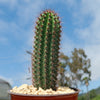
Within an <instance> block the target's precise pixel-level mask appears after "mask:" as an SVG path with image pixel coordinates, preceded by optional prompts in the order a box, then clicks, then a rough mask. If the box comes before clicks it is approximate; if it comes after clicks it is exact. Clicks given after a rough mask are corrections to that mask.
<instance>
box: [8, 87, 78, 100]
mask: <svg viewBox="0 0 100 100" xmlns="http://www.w3.org/2000/svg"><path fill="white" fill-rule="evenodd" d="M72 89H74V90H75V91H76V92H75V93H70V94H58V95H28V94H27V95H26V94H17V93H11V92H9V94H10V96H11V100H78V93H79V90H77V89H75V88H72Z"/></svg>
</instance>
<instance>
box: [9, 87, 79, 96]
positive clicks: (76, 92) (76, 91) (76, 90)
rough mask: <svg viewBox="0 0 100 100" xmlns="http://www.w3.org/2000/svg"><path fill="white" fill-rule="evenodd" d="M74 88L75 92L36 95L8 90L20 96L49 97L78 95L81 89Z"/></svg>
mask: <svg viewBox="0 0 100 100" xmlns="http://www.w3.org/2000/svg"><path fill="white" fill-rule="evenodd" d="M70 88H71V87H70ZM71 89H73V90H75V92H73V93H63V94H44V95H35V94H21V93H14V92H10V90H9V91H8V93H9V94H11V95H18V96H35V97H44V96H45V97H49V96H53V97H54V96H66V95H76V94H78V93H79V92H80V90H78V89H76V88H71Z"/></svg>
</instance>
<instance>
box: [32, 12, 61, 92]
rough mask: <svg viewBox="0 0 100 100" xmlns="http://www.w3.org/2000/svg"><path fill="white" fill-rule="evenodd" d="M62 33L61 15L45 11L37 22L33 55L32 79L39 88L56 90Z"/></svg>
mask: <svg viewBox="0 0 100 100" xmlns="http://www.w3.org/2000/svg"><path fill="white" fill-rule="evenodd" d="M60 33H61V25H60V20H59V16H58V15H57V14H56V13H55V12H54V11H51V10H46V11H43V13H41V14H40V16H39V17H38V20H37V22H36V27H35V41H34V53H33V57H32V58H33V59H32V66H33V67H32V79H33V85H34V86H35V87H37V88H39V87H41V88H43V89H49V88H52V89H53V90H56V83H57V74H58V66H59V59H58V58H59V44H60Z"/></svg>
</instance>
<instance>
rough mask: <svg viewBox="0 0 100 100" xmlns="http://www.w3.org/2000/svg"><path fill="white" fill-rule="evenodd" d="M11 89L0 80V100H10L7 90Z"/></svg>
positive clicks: (6, 83) (5, 82)
mask: <svg viewBox="0 0 100 100" xmlns="http://www.w3.org/2000/svg"><path fill="white" fill-rule="evenodd" d="M10 89H11V85H10V84H9V83H8V82H7V81H5V80H3V79H0V100H10V97H9V94H8V90H10Z"/></svg>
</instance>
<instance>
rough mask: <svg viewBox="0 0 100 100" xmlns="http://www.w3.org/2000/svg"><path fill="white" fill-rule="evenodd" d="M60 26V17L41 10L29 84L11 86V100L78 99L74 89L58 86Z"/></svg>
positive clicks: (76, 91) (37, 22)
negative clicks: (30, 83) (30, 82)
mask: <svg viewBox="0 0 100 100" xmlns="http://www.w3.org/2000/svg"><path fill="white" fill-rule="evenodd" d="M60 24H61V22H60V20H59V16H58V15H57V14H56V13H55V12H54V11H51V10H45V11H43V12H42V13H41V14H40V16H39V17H38V20H37V21H36V26H35V41H34V52H33V54H32V85H30V86H28V85H27V84H24V85H22V86H21V87H18V88H17V87H14V88H13V89H12V90H11V91H10V95H11V99H12V100H77V97H78V93H79V91H78V90H77V89H74V88H67V87H57V75H58V66H59V45H60V36H61V35H60V34H61V25H60Z"/></svg>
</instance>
